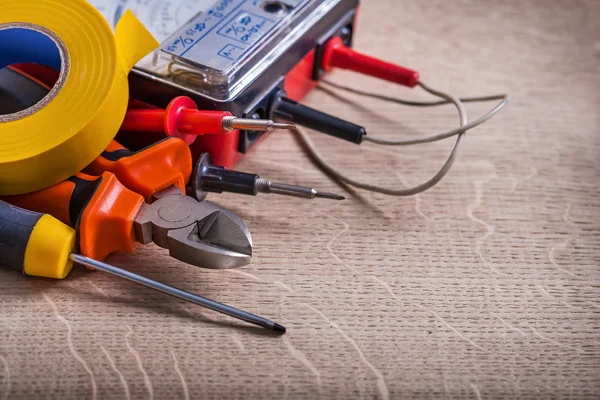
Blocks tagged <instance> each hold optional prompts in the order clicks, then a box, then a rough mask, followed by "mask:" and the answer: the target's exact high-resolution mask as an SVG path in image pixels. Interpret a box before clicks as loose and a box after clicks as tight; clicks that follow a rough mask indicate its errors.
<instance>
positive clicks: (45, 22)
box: [0, 0, 158, 195]
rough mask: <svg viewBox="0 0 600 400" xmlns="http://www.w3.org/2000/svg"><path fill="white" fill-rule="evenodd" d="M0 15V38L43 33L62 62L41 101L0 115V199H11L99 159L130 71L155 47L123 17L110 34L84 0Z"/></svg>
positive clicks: (30, 1)
mask: <svg viewBox="0 0 600 400" xmlns="http://www.w3.org/2000/svg"><path fill="white" fill-rule="evenodd" d="M0 10H1V11H0V31H1V30H3V29H4V30H6V31H7V32H8V30H9V29H13V30H14V29H15V28H17V29H18V28H20V29H29V30H31V31H35V32H39V33H42V34H44V35H46V36H47V37H49V38H50V39H52V41H53V42H54V43H55V44H56V45H57V47H58V49H59V52H60V55H61V60H60V61H61V63H60V65H61V75H60V78H59V80H58V82H57V84H56V85H55V86H54V88H53V89H52V90H51V91H50V93H49V94H48V96H46V97H45V98H44V100H42V101H41V102H39V103H38V104H36V105H35V106H33V107H31V108H29V109H27V110H24V111H21V112H19V113H15V114H9V115H8V116H0V195H13V194H22V193H28V192H32V191H36V190H40V189H44V188H46V187H49V186H52V185H54V184H56V183H58V182H61V181H63V180H65V179H67V178H69V177H70V176H72V175H74V174H75V173H77V172H79V171H80V170H81V169H83V168H84V167H85V166H87V165H88V164H89V163H90V162H92V161H93V160H94V158H96V157H97V156H98V155H100V154H101V153H102V151H103V150H104V149H105V148H106V147H107V146H108V144H109V142H110V141H111V140H112V139H113V137H114V136H115V135H116V133H117V132H118V130H119V127H120V126H121V123H122V122H123V119H124V117H125V112H126V111H127V103H128V100H129V86H128V82H127V75H128V73H129V71H130V70H131V68H132V67H133V65H135V64H136V63H137V62H138V61H139V60H140V59H141V58H142V57H144V56H145V55H146V54H148V53H150V52H151V51H152V50H154V49H155V48H156V47H157V46H158V42H157V41H156V40H155V39H154V38H153V37H152V35H151V34H150V33H149V32H148V31H147V30H146V28H145V27H144V26H143V25H142V24H141V23H140V22H139V21H138V20H137V18H136V17H135V16H134V15H133V13H131V12H129V11H128V12H126V13H125V14H124V15H123V17H122V18H121V21H120V22H119V24H118V26H117V28H116V30H115V33H114V34H113V32H112V30H111V29H110V26H109V25H108V23H107V22H106V21H105V20H104V18H103V17H102V15H101V14H100V13H99V12H98V11H97V10H96V9H95V8H94V7H93V6H91V5H90V4H89V3H88V2H87V1H85V0H18V1H16V0H0Z"/></svg>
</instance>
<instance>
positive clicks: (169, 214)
mask: <svg viewBox="0 0 600 400" xmlns="http://www.w3.org/2000/svg"><path fill="white" fill-rule="evenodd" d="M134 227H135V233H136V237H137V240H138V241H139V242H141V243H145V244H147V243H151V242H154V243H156V244H157V245H158V246H160V247H163V248H165V249H168V250H169V253H170V255H171V257H173V258H176V259H178V260H180V261H183V262H186V263H188V264H191V265H195V266H198V267H203V268H210V269H228V268H238V267H242V266H244V265H247V264H249V263H250V261H251V258H252V237H251V235H250V231H249V230H248V227H247V226H246V224H245V223H244V221H243V220H242V219H241V218H240V217H239V216H238V215H237V214H235V213H234V212H232V211H230V210H227V209H226V208H223V207H221V206H219V205H217V204H215V203H212V202H210V201H202V202H198V201H197V200H194V199H192V198H191V197H187V196H184V195H182V194H181V192H180V191H179V190H170V191H168V192H165V193H162V194H161V195H160V197H159V198H158V199H157V200H156V201H155V202H154V203H152V204H144V205H143V207H142V209H141V210H140V212H139V214H138V215H137V217H136V218H135V221H134Z"/></svg>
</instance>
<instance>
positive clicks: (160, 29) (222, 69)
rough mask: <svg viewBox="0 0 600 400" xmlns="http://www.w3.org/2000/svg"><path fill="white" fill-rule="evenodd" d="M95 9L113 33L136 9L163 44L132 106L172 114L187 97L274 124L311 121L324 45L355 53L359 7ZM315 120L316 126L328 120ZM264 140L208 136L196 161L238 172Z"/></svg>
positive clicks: (301, 3) (115, 4)
mask: <svg viewBox="0 0 600 400" xmlns="http://www.w3.org/2000/svg"><path fill="white" fill-rule="evenodd" d="M91 3H92V4H93V5H94V6H96V7H97V8H98V9H99V10H100V11H101V12H102V13H103V15H104V16H105V17H106V19H107V20H108V21H109V23H111V24H113V26H114V25H115V24H116V23H117V21H119V18H120V16H121V14H122V13H123V12H124V11H125V10H126V9H127V8H130V9H131V10H132V11H133V12H134V13H135V14H136V15H137V16H138V17H139V18H140V20H141V21H142V22H143V23H144V24H145V25H146V26H147V27H148V28H149V30H150V31H151V32H152V33H153V34H154V36H155V37H156V38H157V39H158V40H159V41H161V42H162V44H161V46H160V47H159V48H158V49H157V50H156V51H154V52H153V53H151V54H150V55H148V56H147V57H145V58H144V59H143V60H142V61H141V62H140V63H138V64H137V65H136V66H135V67H134V69H133V72H132V74H131V75H130V82H131V94H132V96H133V97H135V98H138V99H140V100H143V101H146V102H148V103H151V104H154V105H156V106H159V107H163V108H165V107H167V106H168V104H169V102H170V101H171V100H172V99H173V98H174V97H177V96H181V95H185V96H188V97H190V98H191V99H192V100H193V101H194V102H195V103H196V104H197V106H198V107H199V108H200V109H206V110H223V111H229V112H230V113H232V114H233V115H237V116H240V117H244V118H263V119H264V118H266V119H273V118H275V117H276V116H277V115H276V111H280V113H281V114H283V113H286V114H290V111H291V112H292V113H293V114H296V111H297V112H298V113H300V114H302V115H303V114H305V113H306V109H304V108H300V107H294V106H295V105H296V103H295V102H296V101H300V100H301V99H302V98H303V97H304V96H305V95H306V94H308V93H309V92H310V91H311V90H312V89H313V88H314V87H315V86H316V85H317V80H316V79H315V78H319V77H321V76H323V74H324V70H323V69H322V68H321V67H320V66H319V61H318V60H319V59H320V58H322V57H323V45H324V44H325V43H326V42H327V41H328V40H329V39H330V38H332V37H340V38H341V39H342V40H343V42H344V43H345V44H347V45H350V44H351V43H352V38H353V33H354V22H355V19H356V15H357V8H358V0H282V1H272V0H261V1H257V0H220V1H214V0H201V1H191V0H175V1H173V0H172V1H161V0H155V1H152V0H151V1H118V0H92V1H91ZM194 15H196V16H195V17H194ZM190 18H191V19H190ZM288 99H289V101H288ZM314 111H315V113H314V115H316V118H319V117H321V118H327V116H326V115H324V114H322V113H319V112H317V111H316V110H314ZM325 122H327V123H329V125H328V126H327V128H329V127H331V128H332V129H336V127H337V129H338V130H339V125H340V124H341V125H344V124H345V123H344V122H343V121H341V120H336V119H333V118H331V119H329V120H328V121H325ZM358 129H360V128H358ZM263 135H264V133H263V132H254V131H249V130H242V131H239V132H235V133H233V134H231V135H220V136H204V137H200V138H198V139H197V140H196V142H195V143H194V144H193V145H191V149H192V153H193V154H194V156H195V157H196V158H198V157H199V156H200V154H202V153H210V154H211V155H212V158H213V161H214V162H215V163H216V164H218V165H223V166H225V167H227V168H231V167H232V166H233V165H234V164H235V163H236V162H238V161H239V160H240V159H241V157H242V156H243V154H245V153H246V152H247V151H248V150H249V149H250V148H251V147H252V146H254V145H255V144H256V143H257V142H258V141H259V140H260V138H261V137H262V136H263ZM158 138H160V136H159V135H147V136H144V137H140V135H126V134H121V135H120V140H121V142H122V143H123V144H125V145H128V147H144V146H146V145H148V144H150V143H151V142H153V141H156V140H157V139H158Z"/></svg>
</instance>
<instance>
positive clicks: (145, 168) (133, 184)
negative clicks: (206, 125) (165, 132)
mask: <svg viewBox="0 0 600 400" xmlns="http://www.w3.org/2000/svg"><path fill="white" fill-rule="evenodd" d="M83 171H84V172H85V173H88V174H90V175H98V176H99V175H101V174H102V173H104V172H107V171H108V172H112V173H113V174H115V175H116V176H117V178H118V179H119V180H120V181H121V183H122V184H123V185H124V186H125V187H127V188H128V189H130V190H132V191H134V192H136V193H139V194H140V195H142V196H143V197H144V198H145V199H146V201H147V202H148V203H151V202H152V197H153V196H154V195H155V194H157V193H159V192H160V191H162V190H165V189H167V188H170V187H173V186H175V187H178V188H180V189H181V190H182V191H183V193H185V187H186V184H187V183H188V181H189V180H190V176H191V174H192V154H191V152H190V148H189V147H188V145H187V144H186V143H185V142H184V141H183V140H181V139H179V138H175V137H170V138H166V139H164V140H162V141H160V142H158V143H155V144H153V145H151V146H149V147H147V148H145V149H143V150H141V151H138V152H131V151H129V150H127V149H126V148H125V147H123V146H121V145H120V144H119V143H117V142H116V141H114V140H113V141H112V142H111V143H110V145H109V146H108V148H107V149H106V150H105V151H104V152H103V153H102V154H101V155H100V156H99V157H98V158H96V159H95V160H94V161H93V162H92V163H91V164H90V165H89V166H87V167H86V168H85V169H84V170H83Z"/></svg>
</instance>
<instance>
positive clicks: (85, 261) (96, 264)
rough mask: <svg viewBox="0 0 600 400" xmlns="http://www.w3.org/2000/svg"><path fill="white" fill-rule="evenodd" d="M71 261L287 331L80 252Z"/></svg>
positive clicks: (259, 318) (73, 255) (246, 319)
mask: <svg viewBox="0 0 600 400" xmlns="http://www.w3.org/2000/svg"><path fill="white" fill-rule="evenodd" d="M69 258H70V259H71V261H73V262H76V263H78V264H81V265H85V266H86V267H90V268H94V269H97V270H100V271H104V272H107V273H109V274H111V275H115V276H118V277H120V278H123V279H127V280H129V281H132V282H135V283H138V284H140V285H143V286H146V287H149V288H150V289H154V290H158V291H159V292H163V293H165V294H168V295H171V296H173V297H177V298H179V299H182V300H185V301H189V302H191V303H194V304H197V305H200V306H202V307H206V308H209V309H211V310H213V311H216V312H219V313H222V314H226V315H229V316H230V317H233V318H237V319H240V320H242V321H246V322H248V323H251V324H254V325H258V326H260V327H263V328H266V329H270V330H273V331H276V332H281V333H284V332H285V331H286V329H285V327H284V326H281V325H279V324H278V323H276V322H273V321H270V320H268V319H266V318H262V317H259V316H257V315H254V314H251V313H249V312H246V311H242V310H239V309H237V308H234V307H231V306H228V305H226V304H223V303H219V302H217V301H214V300H210V299H207V298H205V297H202V296H198V295H195V294H193V293H190V292H186V291H185V290H181V289H177V288H175V287H172V286H169V285H165V284H164V283H160V282H157V281H154V280H152V279H149V278H146V277H144V276H141V275H137V274H134V273H132V272H129V271H125V270H123V269H121V268H117V267H114V266H112V265H109V264H106V263H103V262H100V261H97V260H94V259H91V258H88V257H84V256H82V255H79V254H74V253H71V255H70V256H69Z"/></svg>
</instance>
